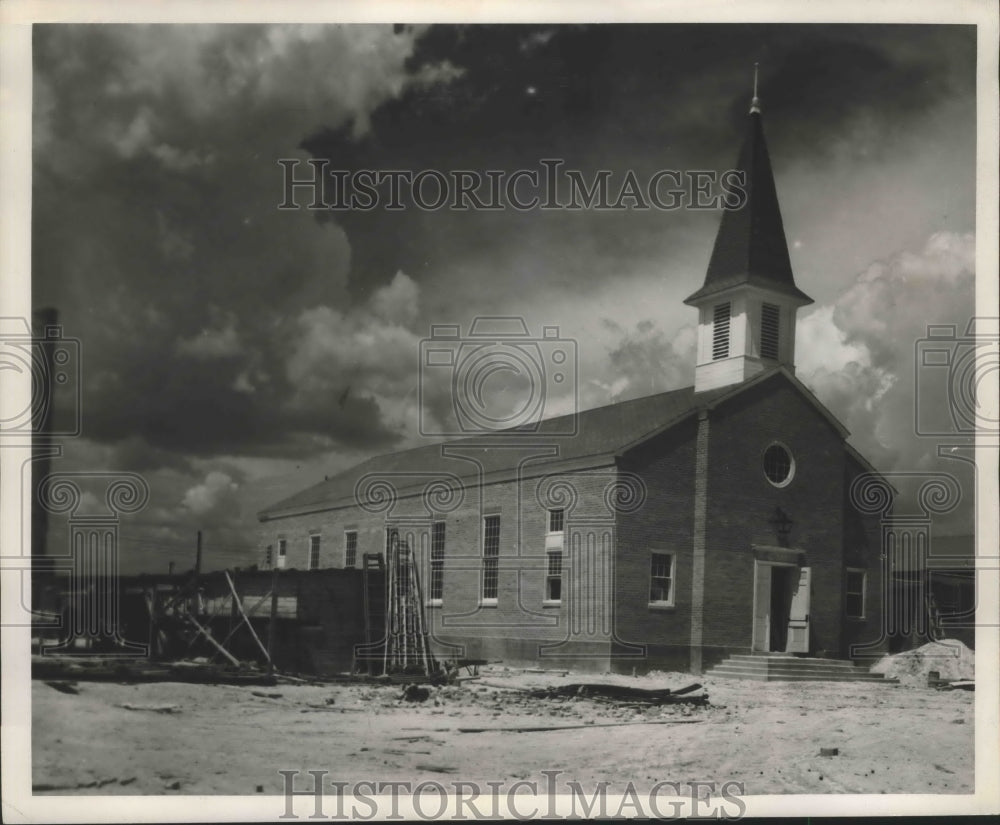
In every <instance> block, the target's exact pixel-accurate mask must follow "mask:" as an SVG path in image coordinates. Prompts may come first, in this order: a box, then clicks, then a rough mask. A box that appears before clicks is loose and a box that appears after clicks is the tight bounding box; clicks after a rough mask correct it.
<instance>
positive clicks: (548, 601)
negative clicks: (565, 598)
mask: <svg viewBox="0 0 1000 825" xmlns="http://www.w3.org/2000/svg"><path fill="white" fill-rule="evenodd" d="M542 607H562V599H560V600H559V601H556V600H554V599H545V600H543V601H542Z"/></svg>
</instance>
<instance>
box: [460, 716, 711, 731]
mask: <svg viewBox="0 0 1000 825" xmlns="http://www.w3.org/2000/svg"><path fill="white" fill-rule="evenodd" d="M701 721H702V720H701V719H647V720H643V721H641V722H598V723H597V724H582V725H531V726H525V727H515V728H458V732H459V733H541V732H544V731H555V730H576V729H578V728H624V727H628V726H630V725H685V724H693V723H695V722H701Z"/></svg>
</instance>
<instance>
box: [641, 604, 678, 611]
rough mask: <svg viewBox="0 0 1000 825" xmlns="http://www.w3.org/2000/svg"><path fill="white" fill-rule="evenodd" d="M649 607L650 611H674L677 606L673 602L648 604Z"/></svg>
mask: <svg viewBox="0 0 1000 825" xmlns="http://www.w3.org/2000/svg"><path fill="white" fill-rule="evenodd" d="M647 607H649V609H650V610H667V611H669V610H674V609H676V606H675V605H674V603H673V602H648V603H647Z"/></svg>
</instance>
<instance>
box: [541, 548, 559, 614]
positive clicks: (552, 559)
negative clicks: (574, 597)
mask: <svg viewBox="0 0 1000 825" xmlns="http://www.w3.org/2000/svg"><path fill="white" fill-rule="evenodd" d="M545 556H546V559H545V562H546V563H545V601H547V602H560V601H562V550H549V551H548V552H547V553H546V554H545Z"/></svg>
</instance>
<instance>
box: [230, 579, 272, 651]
mask: <svg viewBox="0 0 1000 825" xmlns="http://www.w3.org/2000/svg"><path fill="white" fill-rule="evenodd" d="M224 572H225V574H226V582H227V583H228V584H229V589H230V590H232V591H233V600H234V601H235V602H236V607H237V608H238V609H239V611H240V613H242V614H243V618H244V619H245V620H246V625H247V630H249V631H250V635H251V636H253V639H254V641H255V642H256V643H257V646H258V647H259V648H260V649H261V650H262V651H264V656H266V657H267V662H268V664H270V663H271V654H270V653H269V652H268V649H267V648H266V647H264V643H263V642H262V641H261V640H260V636H258V635H257V631H256V630H254V629H253V623H252V622H251V621H250V619H249V618H248V617H247V614H246V613H245V612H244V611H243V603H242V602H241V601H240V596H239V594H238V593H237V592H236V585H235V584H233V580H232V579H231V578H230V576H229V571H228V570H226V571H224Z"/></svg>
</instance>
